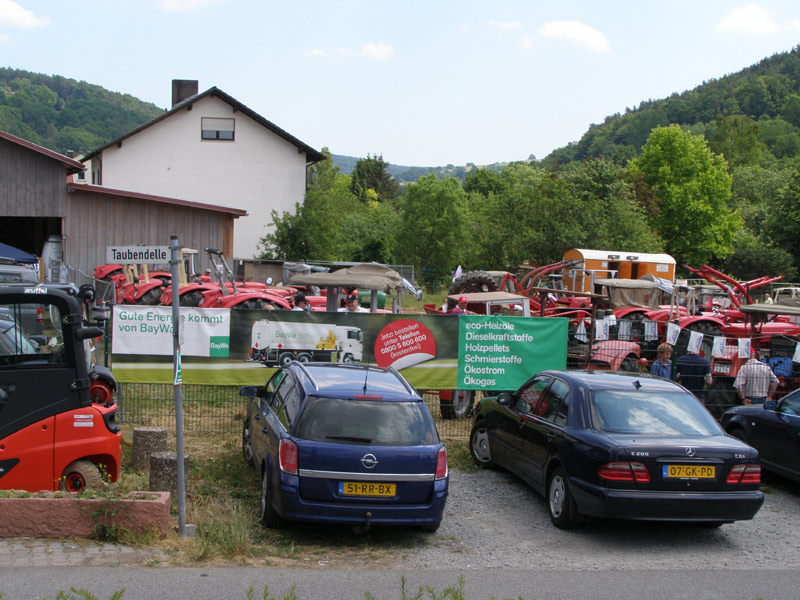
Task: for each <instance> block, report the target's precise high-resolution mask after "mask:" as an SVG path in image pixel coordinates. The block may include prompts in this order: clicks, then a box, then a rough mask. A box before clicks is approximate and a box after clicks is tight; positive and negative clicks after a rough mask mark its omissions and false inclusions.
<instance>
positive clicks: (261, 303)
mask: <svg viewBox="0 0 800 600" xmlns="http://www.w3.org/2000/svg"><path fill="white" fill-rule="evenodd" d="M270 306H271V305H270ZM265 307H267V301H266V300H261V299H260V298H251V299H250V300H245V301H244V302H240V303H239V304H236V305H234V306H232V307H231V308H249V309H251V310H261V309H263V308H265Z"/></svg>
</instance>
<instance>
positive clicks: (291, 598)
mask: <svg viewBox="0 0 800 600" xmlns="http://www.w3.org/2000/svg"><path fill="white" fill-rule="evenodd" d="M296 587H297V585H292V587H291V588H290V589H289V593H287V594H284V595H283V600H297V592H296V591H295V588H296ZM262 599H263V600H275V596H270V593H269V586H268V585H265V586H264V595H263V596H262ZM247 600H254V596H253V588H252V587H251V588H250V589H249V590H247Z"/></svg>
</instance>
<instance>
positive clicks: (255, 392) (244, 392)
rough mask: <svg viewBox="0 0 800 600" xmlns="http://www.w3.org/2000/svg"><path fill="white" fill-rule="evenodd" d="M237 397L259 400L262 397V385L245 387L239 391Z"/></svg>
mask: <svg viewBox="0 0 800 600" xmlns="http://www.w3.org/2000/svg"><path fill="white" fill-rule="evenodd" d="M239 395H240V396H245V397H246V398H255V397H258V398H261V397H262V396H263V395H264V386H263V385H246V386H244V387H242V388H241V389H239Z"/></svg>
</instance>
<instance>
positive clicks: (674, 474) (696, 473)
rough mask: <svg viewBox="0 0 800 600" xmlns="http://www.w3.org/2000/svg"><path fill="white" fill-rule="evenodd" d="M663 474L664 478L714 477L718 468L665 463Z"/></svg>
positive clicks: (662, 468)
mask: <svg viewBox="0 0 800 600" xmlns="http://www.w3.org/2000/svg"><path fill="white" fill-rule="evenodd" d="M661 476H662V477H663V478H664V479H714V478H715V477H716V476H717V468H716V467H714V466H709V465H663V466H662V467H661Z"/></svg>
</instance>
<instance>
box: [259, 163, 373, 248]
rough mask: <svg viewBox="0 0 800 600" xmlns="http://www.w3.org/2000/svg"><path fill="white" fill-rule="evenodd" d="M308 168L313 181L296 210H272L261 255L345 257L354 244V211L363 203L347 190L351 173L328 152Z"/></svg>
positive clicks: (261, 245)
mask: <svg viewBox="0 0 800 600" xmlns="http://www.w3.org/2000/svg"><path fill="white" fill-rule="evenodd" d="M323 152H324V153H325V155H326V157H327V158H326V160H324V161H322V162H320V163H317V164H315V165H314V166H313V167H312V168H311V177H312V180H313V184H312V185H311V186H310V187H309V189H308V191H307V192H306V195H305V199H304V200H303V203H302V204H297V205H295V212H294V213H290V212H284V213H283V214H278V213H277V211H272V225H274V229H273V231H272V232H270V233H268V234H267V235H265V236H264V237H263V238H261V240H260V243H259V246H260V248H262V254H261V258H267V259H292V260H302V259H309V258H315V259H317V260H348V259H349V253H350V252H352V251H353V250H354V249H355V247H356V244H354V243H352V240H353V238H356V237H357V235H358V234H357V233H356V232H355V231H354V230H353V228H352V227H348V225H352V222H353V219H354V217H353V214H354V213H358V212H359V211H361V210H364V209H365V207H364V205H363V204H361V203H360V202H359V201H358V199H357V198H356V197H355V196H354V195H353V194H352V193H351V192H350V177H348V176H346V175H342V174H341V173H339V169H338V167H334V166H333V162H332V161H331V157H330V153H329V152H328V150H327V148H324V149H323Z"/></svg>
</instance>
